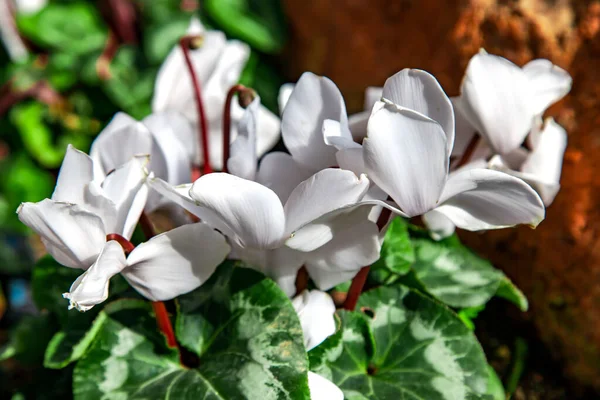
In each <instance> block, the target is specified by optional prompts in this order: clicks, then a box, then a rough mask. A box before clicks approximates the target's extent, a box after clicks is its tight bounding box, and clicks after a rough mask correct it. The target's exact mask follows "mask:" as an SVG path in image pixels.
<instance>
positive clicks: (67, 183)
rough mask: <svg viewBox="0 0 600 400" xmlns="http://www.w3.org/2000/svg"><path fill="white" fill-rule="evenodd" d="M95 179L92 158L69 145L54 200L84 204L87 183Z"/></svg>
mask: <svg viewBox="0 0 600 400" xmlns="http://www.w3.org/2000/svg"><path fill="white" fill-rule="evenodd" d="M93 180H94V163H93V162H92V159H91V158H90V157H89V156H88V155H87V154H85V153H84V152H82V151H79V150H77V149H76V148H74V147H73V146H71V145H69V146H68V147H67V152H66V154H65V158H64V160H63V162H62V165H61V167H60V172H59V173H58V178H57V180H56V188H55V189H54V193H53V194H52V200H54V201H62V202H66V203H74V204H80V205H82V204H83V203H84V197H83V196H84V192H85V189H86V187H87V185H88V184H89V183H90V182H92V181H93Z"/></svg>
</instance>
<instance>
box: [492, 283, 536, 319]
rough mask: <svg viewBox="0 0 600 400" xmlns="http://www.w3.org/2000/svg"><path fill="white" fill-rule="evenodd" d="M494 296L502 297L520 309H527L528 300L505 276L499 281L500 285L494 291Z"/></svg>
mask: <svg viewBox="0 0 600 400" xmlns="http://www.w3.org/2000/svg"><path fill="white" fill-rule="evenodd" d="M496 296H498V297H502V298H503V299H506V300H508V301H510V302H511V303H514V304H516V305H517V307H519V308H520V309H521V311H527V310H528V309H529V302H528V301H527V297H525V295H524V294H523V292H521V290H520V289H519V288H518V287H516V286H515V284H514V283H512V281H511V280H510V279H508V278H507V277H504V279H502V281H501V282H500V286H499V287H498V290H497V291H496Z"/></svg>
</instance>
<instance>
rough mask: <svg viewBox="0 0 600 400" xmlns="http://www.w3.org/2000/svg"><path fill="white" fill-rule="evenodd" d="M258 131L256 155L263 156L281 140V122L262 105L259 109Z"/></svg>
mask: <svg viewBox="0 0 600 400" xmlns="http://www.w3.org/2000/svg"><path fill="white" fill-rule="evenodd" d="M257 129H258V133H257V137H256V154H258V156H262V155H263V154H265V153H266V152H267V151H269V150H271V149H272V148H273V147H274V146H275V145H276V144H277V143H278V142H279V139H280V138H281V120H280V119H279V117H278V116H277V115H275V114H273V113H272V112H271V111H270V110H269V109H268V108H267V107H265V106H263V105H262V104H261V105H260V106H259V108H258V128H257Z"/></svg>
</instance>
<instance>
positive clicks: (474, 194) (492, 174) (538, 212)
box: [436, 169, 545, 231]
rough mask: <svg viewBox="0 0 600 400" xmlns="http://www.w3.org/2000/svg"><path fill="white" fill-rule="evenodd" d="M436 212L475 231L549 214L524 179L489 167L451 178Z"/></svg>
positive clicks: (537, 219)
mask: <svg viewBox="0 0 600 400" xmlns="http://www.w3.org/2000/svg"><path fill="white" fill-rule="evenodd" d="M440 202H441V203H442V204H441V205H440V207H438V208H436V211H438V212H440V213H443V214H444V215H445V216H446V217H448V218H449V219H450V220H451V221H452V222H453V223H454V225H456V226H457V227H459V228H462V229H467V230H471V231H475V230H484V229H498V228H506V227H510V226H514V225H517V224H527V225H530V226H533V227H535V226H537V225H538V224H539V223H540V222H541V221H542V220H543V219H544V215H545V210H544V204H543V203H542V200H541V199H540V197H539V196H538V195H537V193H536V192H535V191H534V190H533V189H532V188H531V187H530V186H529V185H527V184H526V183H525V182H523V181H522V180H521V179H518V178H515V177H513V176H510V175H508V174H505V173H502V172H498V171H492V170H488V169H469V170H465V171H461V172H459V173H456V174H454V175H453V176H451V177H450V179H449V180H448V183H447V185H446V188H445V189H444V193H443V194H442V199H441V200H440Z"/></svg>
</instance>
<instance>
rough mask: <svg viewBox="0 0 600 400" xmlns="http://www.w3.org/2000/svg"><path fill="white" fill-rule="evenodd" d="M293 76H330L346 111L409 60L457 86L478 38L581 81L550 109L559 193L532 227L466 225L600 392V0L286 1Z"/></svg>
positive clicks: (564, 359)
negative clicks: (565, 140)
mask: <svg viewBox="0 0 600 400" xmlns="http://www.w3.org/2000/svg"><path fill="white" fill-rule="evenodd" d="M285 7H286V13H287V15H288V18H289V23H290V44H289V46H288V49H287V54H286V56H287V57H286V58H285V59H284V60H286V61H284V62H286V63H287V65H286V66H285V67H286V70H287V72H288V75H289V76H288V77H289V78H290V79H295V78H297V77H298V76H299V75H300V74H301V73H302V72H303V71H305V70H310V71H313V72H315V73H318V74H322V75H326V76H328V77H330V78H332V79H333V80H334V81H335V82H336V83H337V84H338V85H339V87H340V89H341V90H342V92H343V93H344V95H345V97H346V99H347V105H348V109H349V111H357V110H359V109H360V108H361V107H362V99H363V91H364V89H365V87H367V86H369V85H381V84H382V83H383V82H384V81H385V79H386V78H387V77H388V76H390V75H392V74H393V73H395V72H397V71H399V70H400V69H402V68H406V67H412V68H421V69H425V70H427V71H429V72H431V73H433V74H434V75H435V76H436V77H437V78H438V80H439V81H440V83H441V85H442V86H443V87H444V89H445V90H446V92H447V93H448V94H449V95H456V94H458V90H459V86H460V82H461V79H462V75H463V72H464V69H465V67H466V65H467V62H468V60H469V59H470V57H471V56H472V55H473V54H475V53H476V52H477V51H478V49H479V48H480V47H484V48H485V49H486V50H487V51H488V52H490V53H493V54H499V55H502V56H504V57H507V58H508V59H510V60H512V61H513V62H515V63H517V64H519V65H522V64H524V63H526V62H528V61H529V60H531V59H534V58H540V57H541V58H548V59H550V60H552V61H553V62H555V63H556V64H558V65H560V66H561V67H563V68H566V69H567V70H568V71H569V72H570V73H571V75H572V76H573V79H574V84H573V89H572V91H571V94H570V95H569V96H568V97H567V98H566V99H565V100H564V101H562V102H561V103H559V104H557V105H555V106H553V107H552V108H551V109H550V110H549V111H548V113H547V114H548V115H552V116H554V117H555V119H556V120H557V121H558V122H559V123H560V124H562V125H563V126H565V128H566V129H567V130H568V132H569V146H568V149H567V152H566V155H565V164H564V169H563V176H562V180H561V183H562V190H561V192H560V193H559V195H558V196H557V198H556V200H555V202H554V204H553V205H552V206H551V207H550V208H549V209H548V211H547V218H546V221H544V222H543V223H542V224H541V225H540V226H539V227H538V229H536V230H531V229H528V228H519V229H514V230H504V231H496V232H488V233H485V234H472V233H466V232H465V233H462V234H461V236H462V237H463V238H464V240H465V241H466V242H467V244H469V245H470V246H472V247H473V248H474V249H476V250H477V251H478V252H479V253H481V254H482V255H484V256H486V257H489V258H490V259H491V260H492V261H493V262H494V263H495V264H496V265H497V266H499V267H501V268H503V269H504V270H505V271H506V273H507V274H508V275H509V276H510V277H511V278H512V279H514V281H515V282H516V283H517V284H518V285H519V286H520V287H521V288H522V289H523V290H524V291H525V293H526V294H527V295H528V297H529V299H530V302H531V309H530V312H529V313H528V314H527V315H526V317H527V318H530V319H531V321H532V322H533V323H534V324H535V326H536V327H537V331H538V332H539V337H540V339H541V340H542V341H543V342H544V343H546V345H547V348H548V350H549V351H550V352H552V355H553V356H554V357H555V358H556V359H558V360H560V365H563V366H564V373H565V374H566V375H567V376H568V377H570V378H571V379H572V380H573V381H575V382H579V383H580V384H583V385H592V386H594V387H595V388H596V389H597V390H599V391H600V379H598V377H600V33H599V31H600V2H599V1H568V0H545V1H543V0H464V1H458V0H446V1H439V0H396V1H389V0H319V1H313V2H306V1H304V0H286V1H285Z"/></svg>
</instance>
